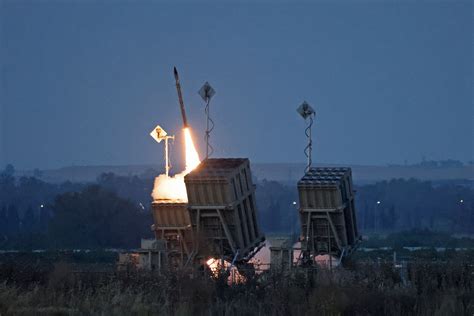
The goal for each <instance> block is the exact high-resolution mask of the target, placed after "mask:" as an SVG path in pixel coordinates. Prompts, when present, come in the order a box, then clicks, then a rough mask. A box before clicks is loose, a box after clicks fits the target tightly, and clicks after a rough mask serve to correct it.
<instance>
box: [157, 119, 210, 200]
mask: <svg viewBox="0 0 474 316" xmlns="http://www.w3.org/2000/svg"><path fill="white" fill-rule="evenodd" d="M183 133H184V145H185V156H186V168H185V170H184V171H182V172H181V173H178V174H176V175H174V176H173V177H170V176H167V175H166V174H161V175H159V176H158V177H156V178H155V185H154V187H153V192H152V194H151V195H152V197H153V200H155V201H156V200H158V201H164V202H165V201H166V202H170V203H187V202H188V195H187V193H186V186H185V184H184V176H185V175H187V174H188V173H190V172H191V171H193V170H194V168H196V167H197V166H198V165H199V164H200V163H201V161H200V159H199V155H198V152H197V150H196V147H195V146H194V143H193V139H192V136H191V130H190V128H189V127H186V128H184V129H183Z"/></svg>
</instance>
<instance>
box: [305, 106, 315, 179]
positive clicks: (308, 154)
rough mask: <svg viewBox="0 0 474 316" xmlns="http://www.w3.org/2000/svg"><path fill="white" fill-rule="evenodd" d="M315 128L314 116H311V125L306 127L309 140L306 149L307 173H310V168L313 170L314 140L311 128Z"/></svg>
mask: <svg viewBox="0 0 474 316" xmlns="http://www.w3.org/2000/svg"><path fill="white" fill-rule="evenodd" d="M312 126H313V115H312V114H311V115H310V116H309V125H308V127H306V130H305V134H306V137H307V138H308V145H307V146H306V148H305V149H304V153H305V155H306V157H307V158H308V164H307V166H306V168H305V173H306V172H308V171H309V168H311V165H312V163H313V161H312V153H313V139H312V134H311V127H312Z"/></svg>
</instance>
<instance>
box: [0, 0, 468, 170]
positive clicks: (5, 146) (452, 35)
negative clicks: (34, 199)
mask: <svg viewBox="0 0 474 316" xmlns="http://www.w3.org/2000/svg"><path fill="white" fill-rule="evenodd" d="M472 20H473V5H472V2H471V1H440V2H434V3H433V2H430V1H421V2H414V1H389V2H384V3H382V2H381V1H361V2H355V1H338V2H337V3H332V2H331V3H330V2H329V1H328V2H326V1H324V2H316V3H315V4H308V3H297V2H293V1H291V2H290V1H288V2H280V3H278V4H272V3H270V2H264V3H263V2H262V3H260V4H258V5H251V4H249V3H245V2H235V3H233V4H225V5H224V4H219V5H218V4H217V3H212V2H208V3H207V4H199V5H191V4H186V3H179V4H167V3H166V2H161V1H156V2H150V1H143V2H141V3H132V2H128V3H125V2H122V3H121V4H117V3H116V2H112V1H103V2H98V1H84V2H79V1H74V2H73V1H34V2H33V1H32V2H29V1H6V0H0V32H1V33H0V45H1V47H0V49H1V50H0V65H1V77H0V80H1V82H0V83H1V85H0V106H1V108H0V168H3V166H4V165H5V164H6V163H12V164H13V165H14V166H15V167H16V168H17V169H25V168H27V169H30V168H36V167H38V168H56V167H62V166H70V165H119V164H120V165H124V164H156V163H161V159H162V145H161V144H157V143H156V142H155V141H154V140H153V139H152V138H151V137H150V136H149V135H148V134H149V132H150V131H151V130H152V129H153V127H154V126H155V125H156V124H160V125H161V126H162V127H163V128H165V129H166V130H167V131H168V132H169V133H171V134H176V135H177V139H176V141H175V143H174V147H173V148H174V155H173V159H174V160H175V163H176V162H177V161H176V160H179V157H178V153H179V151H180V150H181V147H182V141H181V137H182V135H181V124H182V122H181V116H180V112H179V107H178V99H177V94H176V89H175V86H174V77H173V72H172V71H173V66H176V67H177V68H178V70H179V73H180V77H181V84H182V87H183V93H184V102H185V104H186V110H187V114H188V120H189V121H190V124H191V126H192V128H193V134H194V138H195V140H196V142H197V146H198V150H199V151H200V153H201V156H202V154H203V153H204V151H205V148H204V142H203V135H204V127H205V116H204V104H203V101H202V100H201V98H200V97H199V95H198V94H197V91H198V90H199V88H200V87H201V86H202V84H203V83H204V82H205V81H209V82H210V84H211V85H212V86H213V87H214V89H215V90H216V91H217V94H216V95H215V97H214V99H213V100H212V102H211V112H212V113H211V114H212V117H213V119H214V121H215V123H216V127H215V129H214V132H213V134H212V144H213V146H214V147H215V149H216V150H215V154H214V157H248V158H250V160H251V161H252V162H304V161H305V156H304V154H303V149H304V147H305V143H306V139H305V135H304V128H305V122H304V120H303V119H302V118H301V117H300V116H299V115H298V114H297V113H296V108H297V107H298V106H299V105H300V104H301V103H302V102H303V101H304V100H306V101H308V102H309V103H310V104H311V105H312V106H313V107H314V108H315V109H316V112H317V117H316V122H315V125H314V129H313V134H314V145H315V146H314V161H316V162H322V163H338V164H341V163H343V164H380V165H384V164H387V163H399V164H403V163H404V161H405V160H407V161H408V162H409V163H414V162H418V161H420V160H421V158H422V156H426V158H427V159H434V160H441V159H449V158H452V159H459V160H462V161H468V160H472V159H474V158H473V156H474V142H473V139H474V121H473V120H474V105H473V103H474V102H473V90H472V87H473V69H474V67H473V47H472V45H473V44H472V43H473V41H472V40H473V21H472Z"/></svg>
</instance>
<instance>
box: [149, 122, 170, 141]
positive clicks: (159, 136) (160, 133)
mask: <svg viewBox="0 0 474 316" xmlns="http://www.w3.org/2000/svg"><path fill="white" fill-rule="evenodd" d="M166 135H168V133H166V132H165V130H164V129H162V128H161V126H160V125H156V127H155V128H154V129H153V130H152V131H151V133H150V136H151V137H153V139H154V140H156V141H157V142H158V143H160V142H161V141H162V140H163V139H165V137H166Z"/></svg>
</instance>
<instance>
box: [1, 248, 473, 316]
mask: <svg viewBox="0 0 474 316" xmlns="http://www.w3.org/2000/svg"><path fill="white" fill-rule="evenodd" d="M16 256H20V257H16ZM0 262H1V263H0V314H1V315H90V314H93V315H156V314H161V315H472V314H473V313H474V300H473V298H474V264H473V262H472V261H471V260H469V261H465V260H462V258H455V259H453V260H427V259H425V258H413V260H412V261H411V262H410V263H409V265H408V267H407V280H406V282H405V281H404V280H402V278H401V277H400V274H399V272H398V271H397V270H396V269H395V268H393V265H392V264H391V262H390V260H388V259H387V260H381V261H380V260H378V261H377V260H370V258H367V257H364V258H363V260H362V258H360V260H353V261H351V262H348V264H347V265H346V267H344V268H337V269H334V270H333V271H327V270H315V269H310V268H297V269H293V270H292V271H291V273H290V272H288V271H268V272H264V273H262V274H259V275H249V276H248V277H247V281H246V282H245V283H243V284H231V285H229V284H228V282H227V277H226V276H225V275H224V274H223V275H220V276H218V277H211V276H210V275H209V273H207V272H206V271H201V272H196V271H195V272H194V273H190V271H178V272H173V273H171V272H169V273H163V274H161V275H158V274H153V273H146V272H137V271H133V272H132V271H129V272H123V273H117V272H116V271H115V270H114V269H113V262H114V258H113V256H112V255H110V254H105V255H104V254H100V253H92V254H91V253H89V254H88V255H79V256H76V257H73V256H71V255H68V256H63V255H58V254H56V255H55V254H53V253H50V254H41V255H38V254H36V255H27V254H21V255H20V254H17V255H14V254H10V255H9V256H7V257H5V256H1V257H0Z"/></svg>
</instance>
